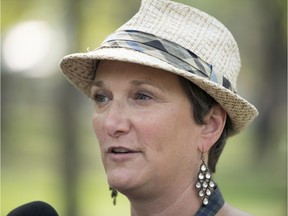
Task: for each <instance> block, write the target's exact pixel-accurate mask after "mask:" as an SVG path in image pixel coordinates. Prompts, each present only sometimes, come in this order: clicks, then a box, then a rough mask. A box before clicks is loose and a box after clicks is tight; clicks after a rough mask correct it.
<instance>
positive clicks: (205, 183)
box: [195, 153, 215, 206]
mask: <svg viewBox="0 0 288 216" xmlns="http://www.w3.org/2000/svg"><path fill="white" fill-rule="evenodd" d="M201 160H202V163H201V165H200V170H199V172H198V180H197V183H196V185H195V186H196V188H197V189H198V195H199V197H200V198H201V199H202V204H203V205H205V206H206V205H208V203H209V196H210V195H211V194H212V192H213V190H214V188H215V182H214V181H213V180H212V179H211V177H212V175H211V173H210V171H209V169H208V167H207V165H206V164H205V160H204V156H203V153H202V156H201Z"/></svg>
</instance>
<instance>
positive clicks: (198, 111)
mask: <svg viewBox="0 0 288 216" xmlns="http://www.w3.org/2000/svg"><path fill="white" fill-rule="evenodd" d="M179 79H180V83H181V85H182V86H183V88H184V90H185V92H186V94H187V96H188V98H189V101H190V103H191V106H192V111H193V117H194V119H195V121H196V123H197V124H199V125H203V124H205V121H204V119H205V116H206V115H207V114H208V113H209V111H210V110H211V109H212V108H213V107H214V106H216V105H217V104H218V103H217V102H216V101H215V99H214V98H212V97H211V96H210V95H208V94H207V93H206V92H205V91H203V90H202V89H201V88H199V87H198V86H197V85H195V84H194V83H192V82H191V81H189V80H187V79H185V78H184V77H181V76H179ZM231 131H233V127H232V123H231V120H230V118H229V116H228V115H227V118H226V124H225V127H224V129H223V131H222V134H221V135H220V137H219V139H218V140H217V142H216V143H215V144H214V145H213V146H212V147H211V148H210V150H209V156H208V168H209V170H210V171H211V172H213V173H214V172H215V171H216V164H217V162H218V159H219V157H220V155H221V153H222V151H223V148H224V146H225V143H226V139H227V138H228V137H229V135H230V134H231Z"/></svg>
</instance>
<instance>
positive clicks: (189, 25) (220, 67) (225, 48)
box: [118, 0, 241, 90]
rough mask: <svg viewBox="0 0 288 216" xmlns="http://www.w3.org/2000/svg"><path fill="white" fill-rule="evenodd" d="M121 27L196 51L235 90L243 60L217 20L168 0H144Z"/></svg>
mask: <svg viewBox="0 0 288 216" xmlns="http://www.w3.org/2000/svg"><path fill="white" fill-rule="evenodd" d="M118 30H137V31H143V32H146V33H150V34H153V35H155V36H157V37H160V38H163V39H166V40H168V41H172V42H174V43H177V44H179V45H181V46H182V47H184V48H186V49H188V50H190V51H191V52H193V53H195V54H196V55H197V56H198V57H200V58H201V59H202V60H204V61H205V62H207V63H208V64H211V65H212V67H213V68H214V69H216V70H217V71H218V73H221V74H222V75H223V76H224V77H225V78H226V79H228V80H229V81H230V83H231V85H232V87H233V88H234V89H235V90H236V89H237V88H236V81H237V77H238V74H239V71H240V67H241V62H240V54H239V50H238V46H237V43H236V41H235V39H234V37H233V36H232V34H231V33H230V31H229V30H228V29H227V28H226V27H225V26H224V25H223V24H222V23H221V22H219V21H218V20H217V19H215V18H214V17H212V16H210V15H208V14H207V13H205V12H202V11H200V10H198V9H196V8H193V7H190V6H187V5H183V4H180V3H176V2H172V1H169V0H142V4H141V7H140V9H139V11H138V12H137V13H136V14H135V16H134V17H132V18H131V19H130V20H129V21H128V22H127V23H125V24H124V25H123V26H121V27H120V28H119V29H118Z"/></svg>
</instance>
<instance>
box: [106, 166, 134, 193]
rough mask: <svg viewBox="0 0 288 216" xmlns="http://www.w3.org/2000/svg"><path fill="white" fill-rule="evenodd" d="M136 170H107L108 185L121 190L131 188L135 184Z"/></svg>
mask: <svg viewBox="0 0 288 216" xmlns="http://www.w3.org/2000/svg"><path fill="white" fill-rule="evenodd" d="M137 176H138V174H137V172H133V171H127V170H122V169H114V170H110V171H108V172H107V180H108V184H109V186H110V187H112V188H114V189H117V190H119V191H120V192H121V191H125V190H131V189H132V188H133V187H135V185H136V184H137Z"/></svg>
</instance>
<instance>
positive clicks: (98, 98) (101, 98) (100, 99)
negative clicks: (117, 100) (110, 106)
mask: <svg viewBox="0 0 288 216" xmlns="http://www.w3.org/2000/svg"><path fill="white" fill-rule="evenodd" d="M94 101H95V102H96V103H97V104H103V103H106V102H107V101H108V97H107V96H105V95H103V94H96V95H94Z"/></svg>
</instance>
